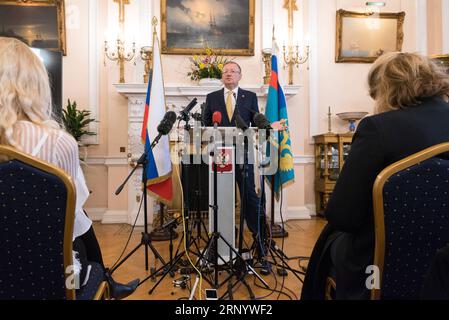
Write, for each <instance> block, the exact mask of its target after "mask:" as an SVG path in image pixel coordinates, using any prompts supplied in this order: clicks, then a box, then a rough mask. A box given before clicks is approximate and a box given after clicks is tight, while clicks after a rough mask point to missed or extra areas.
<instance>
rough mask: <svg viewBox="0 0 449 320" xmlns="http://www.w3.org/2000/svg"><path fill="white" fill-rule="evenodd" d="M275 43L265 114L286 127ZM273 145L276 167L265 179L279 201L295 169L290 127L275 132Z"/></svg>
mask: <svg viewBox="0 0 449 320" xmlns="http://www.w3.org/2000/svg"><path fill="white" fill-rule="evenodd" d="M275 48H276V45H275V44H274V45H273V50H274V52H273V56H272V58H271V77H270V87H269V89H268V98H267V105H266V109H265V116H266V117H267V119H268V121H270V123H274V122H277V121H282V120H284V121H285V124H286V126H287V128H289V123H288V113H287V103H286V99H285V95H284V91H283V90H282V87H281V85H280V83H279V73H278V59H277V56H276V52H275ZM274 139H275V140H276V141H274V142H273V143H274V145H275V146H276V147H277V148H275V150H277V152H278V168H277V172H276V173H275V174H274V175H273V176H266V177H265V179H266V181H267V183H268V184H269V185H270V187H271V188H272V189H273V188H274V192H275V196H276V200H278V201H279V197H280V194H281V189H282V188H284V187H286V186H287V185H289V184H291V183H293V182H294V181H295V171H294V166H293V152H292V147H291V140H290V129H287V130H285V131H281V132H278V133H277V134H275V137H274Z"/></svg>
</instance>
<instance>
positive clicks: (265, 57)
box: [262, 49, 272, 84]
mask: <svg viewBox="0 0 449 320" xmlns="http://www.w3.org/2000/svg"><path fill="white" fill-rule="evenodd" d="M271 56H272V53H271V49H263V50H262V62H263V63H264V66H265V76H264V77H263V83H264V84H270V77H271Z"/></svg>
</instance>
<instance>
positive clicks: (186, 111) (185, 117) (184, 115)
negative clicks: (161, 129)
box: [179, 98, 198, 121]
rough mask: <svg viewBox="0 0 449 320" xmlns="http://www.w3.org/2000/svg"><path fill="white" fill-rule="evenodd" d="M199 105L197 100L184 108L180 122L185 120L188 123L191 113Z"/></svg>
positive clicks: (180, 115)
mask: <svg viewBox="0 0 449 320" xmlns="http://www.w3.org/2000/svg"><path fill="white" fill-rule="evenodd" d="M197 103H198V99H197V98H195V99H193V100H192V101H190V103H189V104H188V105H187V107H185V108H184V110H182V111H181V112H180V114H179V120H185V121H187V120H188V118H189V113H190V111H191V110H192V109H193V107H194V106H196V105H197Z"/></svg>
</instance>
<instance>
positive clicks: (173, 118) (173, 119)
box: [165, 111, 176, 124]
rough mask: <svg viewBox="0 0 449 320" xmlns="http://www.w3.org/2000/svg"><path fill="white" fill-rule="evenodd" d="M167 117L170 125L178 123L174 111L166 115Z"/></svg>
mask: <svg viewBox="0 0 449 320" xmlns="http://www.w3.org/2000/svg"><path fill="white" fill-rule="evenodd" d="M165 117H166V118H167V120H168V121H169V122H170V123H173V124H174V123H175V122H176V112H174V111H168V112H167V113H166V114H165Z"/></svg>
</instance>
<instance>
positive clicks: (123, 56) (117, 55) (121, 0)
mask: <svg viewBox="0 0 449 320" xmlns="http://www.w3.org/2000/svg"><path fill="white" fill-rule="evenodd" d="M114 2H116V3H117V5H118V8H119V30H120V32H119V34H118V35H117V47H116V48H115V51H113V52H109V46H108V41H107V40H106V41H105V42H104V56H105V58H108V59H109V60H111V61H114V62H115V61H117V64H118V65H119V67H120V79H119V82H120V83H125V62H129V61H132V60H133V59H134V57H135V56H136V43H135V42H133V46H132V51H131V52H126V49H125V41H124V40H123V36H122V35H123V33H124V30H125V6H126V5H129V0H114ZM104 64H105V65H106V60H105V61H104Z"/></svg>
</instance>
